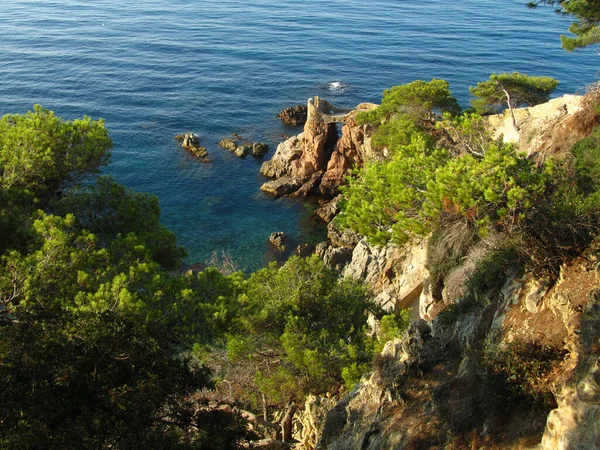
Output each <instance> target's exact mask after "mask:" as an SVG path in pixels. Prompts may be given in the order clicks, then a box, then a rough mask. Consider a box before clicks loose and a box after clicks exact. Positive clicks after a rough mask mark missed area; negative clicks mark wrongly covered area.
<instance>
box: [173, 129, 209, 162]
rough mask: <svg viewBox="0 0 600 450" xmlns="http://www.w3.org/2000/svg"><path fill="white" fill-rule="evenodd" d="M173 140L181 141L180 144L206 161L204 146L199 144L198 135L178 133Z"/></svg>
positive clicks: (206, 155) (206, 154)
mask: <svg viewBox="0 0 600 450" xmlns="http://www.w3.org/2000/svg"><path fill="white" fill-rule="evenodd" d="M175 140H177V141H180V142H181V146H182V147H183V148H185V149H186V150H187V151H188V152H190V153H191V154H192V155H193V156H195V157H196V158H198V159H199V160H200V161H202V162H208V152H207V151H206V147H202V146H201V145H200V137H199V136H198V135H196V134H194V133H185V134H178V135H176V136H175Z"/></svg>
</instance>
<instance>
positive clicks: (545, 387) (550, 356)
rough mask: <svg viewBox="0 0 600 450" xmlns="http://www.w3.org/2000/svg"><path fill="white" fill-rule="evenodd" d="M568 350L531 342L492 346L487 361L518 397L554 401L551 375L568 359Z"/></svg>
mask: <svg viewBox="0 0 600 450" xmlns="http://www.w3.org/2000/svg"><path fill="white" fill-rule="evenodd" d="M564 354H565V352H564V350H561V349H559V348H556V347H552V346H548V345H541V344H537V343H531V342H522V341H514V342H510V343H507V344H504V345H501V346H498V345H492V344H488V345H487V346H486V348H485V349H484V361H485V364H486V366H487V368H488V370H489V371H490V373H492V374H494V375H498V376H499V377H500V379H501V380H502V381H503V382H504V383H505V384H506V385H507V387H508V388H509V389H510V391H511V392H512V393H513V394H514V395H515V396H524V397H526V398H527V399H528V400H530V401H532V402H542V403H545V402H552V401H553V395H552V391H551V388H552V386H551V384H550V383H549V379H548V376H549V375H550V372H551V371H552V370H553V369H554V368H555V367H556V365H557V364H558V363H560V361H561V360H562V358H563V357H564Z"/></svg>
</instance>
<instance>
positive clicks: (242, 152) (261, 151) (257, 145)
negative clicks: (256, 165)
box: [219, 134, 269, 158]
mask: <svg viewBox="0 0 600 450" xmlns="http://www.w3.org/2000/svg"><path fill="white" fill-rule="evenodd" d="M219 147H221V148H224V149H225V150H229V151H230V152H232V153H233V154H235V155H236V156H238V157H240V158H243V157H245V156H246V155H247V154H249V153H250V154H251V155H252V156H254V157H256V158H259V157H262V156H263V155H265V153H267V152H268V151H269V146H268V145H267V144H265V143H264V142H244V143H243V142H242V138H241V137H240V136H239V135H237V134H234V135H233V137H231V138H225V139H223V140H221V141H220V142H219Z"/></svg>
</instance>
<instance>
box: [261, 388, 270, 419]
mask: <svg viewBox="0 0 600 450" xmlns="http://www.w3.org/2000/svg"><path fill="white" fill-rule="evenodd" d="M262 405H263V420H265V421H268V420H269V406H268V405H267V397H266V396H265V394H262Z"/></svg>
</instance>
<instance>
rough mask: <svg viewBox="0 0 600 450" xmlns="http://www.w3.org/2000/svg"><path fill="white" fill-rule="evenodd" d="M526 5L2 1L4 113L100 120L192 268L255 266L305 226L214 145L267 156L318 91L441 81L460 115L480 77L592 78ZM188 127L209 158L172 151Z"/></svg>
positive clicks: (374, 95)
mask: <svg viewBox="0 0 600 450" xmlns="http://www.w3.org/2000/svg"><path fill="white" fill-rule="evenodd" d="M525 3H526V0H522V1H521V0H502V1H492V2H490V1H489V0H469V1H459V2H447V1H441V0H405V1H400V0H369V1H365V0H361V1H358V0H321V1H308V0H294V1H288V0H245V1H240V0H206V1H201V0H199V1H192V0H161V1H154V0H153V1H148V0H138V1H135V2H127V1H123V0H119V1H117V0H102V1H91V0H85V1H84V0H80V1H68V0H60V1H52V0H38V1H33V0H11V1H8V0H6V1H2V2H1V4H0V114H7V113H23V112H25V111H26V110H28V109H30V108H31V107H32V105H33V104H34V103H39V104H41V105H43V106H44V107H46V108H49V109H52V110H54V111H55V112H56V113H57V114H58V115H59V116H61V117H63V118H75V117H79V116H82V115H84V114H85V115H90V116H92V117H93V118H100V117H102V118H104V119H105V120H106V122H107V125H108V128H109V130H110V132H111V136H112V138H113V141H114V144H115V148H114V154H113V158H112V162H111V164H110V166H109V167H108V168H107V169H106V170H105V171H106V173H109V174H112V175H113V176H114V177H115V178H116V179H117V180H118V181H119V182H121V183H123V184H125V185H127V186H129V187H131V188H134V189H136V190H140V191H147V192H150V193H152V194H155V195H157V196H158V197H159V199H160V202H161V206H162V212H163V215H162V220H163V222H164V224H166V225H167V226H168V227H169V228H171V229H172V230H174V231H175V233H176V234H177V236H178V240H179V242H180V244H182V245H184V246H185V247H186V248H187V249H188V251H189V254H190V255H189V257H188V262H194V261H198V260H205V259H207V258H209V257H210V255H211V254H212V252H213V251H214V250H218V251H221V250H226V251H228V252H229V253H230V254H231V256H232V257H233V258H234V259H237V260H238V262H239V264H240V266H241V267H244V268H246V269H253V268H256V267H258V266H260V265H262V264H263V263H264V261H265V258H268V255H267V256H266V246H265V240H266V239H267V237H268V236H269V234H270V233H271V232H273V231H284V232H286V233H288V234H289V235H291V236H292V237H293V238H295V239H296V240H301V239H305V238H307V236H308V237H310V236H311V235H312V234H313V233H314V230H313V226H312V224H311V222H310V221H309V220H308V219H307V215H308V214H309V211H308V209H307V207H306V206H305V205H303V204H302V203H301V202H298V201H293V200H289V199H283V200H273V199H270V198H267V197H265V196H263V194H262V193H261V192H260V190H259V186H260V184H261V183H262V182H264V179H263V178H262V177H261V176H260V174H259V173H258V169H259V167H260V161H257V160H254V159H253V158H252V157H247V158H246V159H238V158H236V157H235V156H233V155H232V154H230V153H229V152H227V151H225V150H222V149H220V148H218V147H217V146H216V143H217V142H218V141H219V140H220V139H221V138H223V137H226V136H228V135H229V134H231V133H232V132H237V133H239V134H241V135H242V136H243V137H245V138H247V139H249V140H264V141H266V142H268V143H269V144H270V145H271V147H272V150H271V151H270V152H269V154H268V155H267V157H270V156H271V155H272V154H273V151H274V148H275V146H276V144H277V143H278V142H279V141H280V140H281V135H282V134H283V135H291V134H295V133H297V132H298V131H297V130H293V129H286V128H285V127H283V126H282V125H280V123H279V121H278V119H276V118H275V117H274V116H275V114H277V113H278V112H279V110H281V109H282V108H284V107H286V106H291V105H295V104H298V103H305V102H306V100H307V99H308V98H309V97H311V96H313V95H321V96H322V97H325V98H327V99H329V100H331V101H333V102H334V103H335V104H337V105H340V106H354V105H355V104H357V103H359V102H362V101H379V99H380V98H381V92H382V91H383V90H384V89H386V88H388V87H390V86H393V85H397V84H402V83H406V82H409V81H412V80H414V79H426V80H429V79H431V78H434V77H436V78H445V79H447V80H449V81H450V82H451V86H452V89H453V92H454V94H455V95H456V97H458V98H459V100H460V102H461V103H462V104H463V105H467V104H468V100H469V94H468V87H469V86H470V85H473V84H475V83H476V82H477V81H480V80H484V79H486V78H487V77H488V76H489V74H490V73H491V72H509V71H514V70H517V71H521V72H526V73H530V74H534V75H549V76H553V77H555V78H558V79H559V80H561V85H560V87H559V89H558V91H557V95H559V94H563V93H574V92H576V91H578V90H580V89H582V87H583V86H585V85H586V84H589V83H591V82H593V81H594V80H597V78H598V75H597V70H598V69H599V65H600V56H599V55H597V54H596V49H592V48H590V49H585V50H583V51H579V52H575V53H573V54H568V53H566V52H565V51H563V50H562V49H561V48H560V41H559V35H560V33H561V32H565V31H566V29H567V26H568V20H567V19H565V18H561V17H557V16H555V15H554V14H553V13H552V12H551V11H550V10H547V9H538V10H536V11H531V10H528V9H527V8H526V7H525V6H524V4H525ZM333 82H340V83H344V85H347V89H342V90H341V91H339V90H336V89H332V86H337V85H335V84H334V85H331V84H330V83H333ZM185 131H193V132H196V133H198V134H199V135H200V136H201V139H202V141H203V145H206V147H207V148H208V151H209V153H210V155H211V159H212V163H210V164H202V163H199V162H197V161H195V160H194V159H193V158H191V157H189V156H188V155H187V154H186V152H185V151H184V150H183V149H181V147H179V146H178V144H177V143H176V142H175V141H174V140H173V136H174V135H175V134H177V133H180V132H185ZM312 239H317V238H316V237H312Z"/></svg>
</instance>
